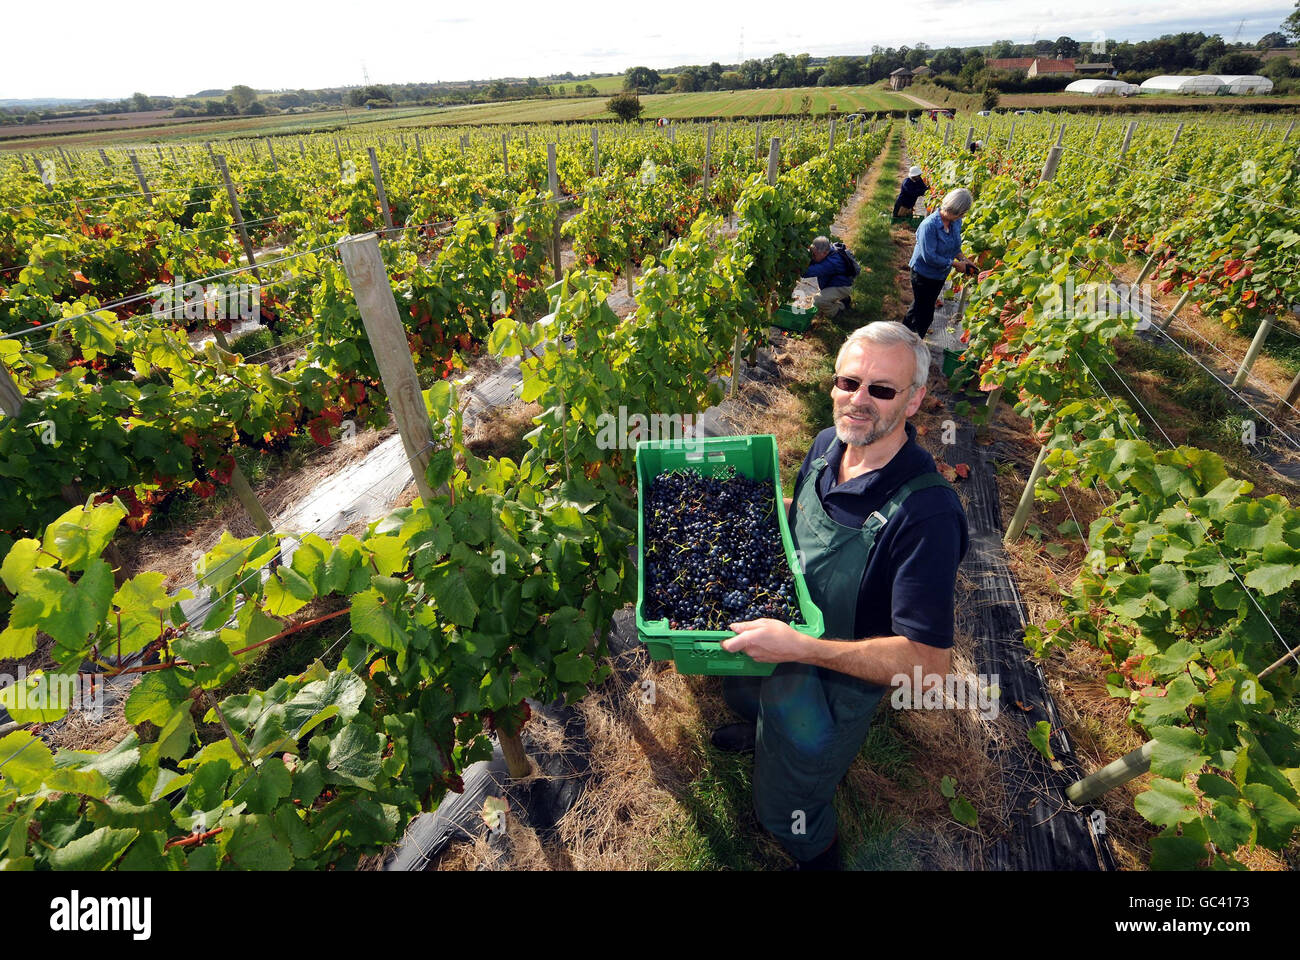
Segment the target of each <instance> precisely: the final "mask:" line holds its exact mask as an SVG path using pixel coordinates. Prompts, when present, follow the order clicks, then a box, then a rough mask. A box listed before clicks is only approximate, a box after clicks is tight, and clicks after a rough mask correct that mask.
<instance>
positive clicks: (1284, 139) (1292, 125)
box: [1282, 120, 1295, 143]
mask: <svg viewBox="0 0 1300 960" xmlns="http://www.w3.org/2000/svg"><path fill="white" fill-rule="evenodd" d="M1294 129H1295V121H1294V120H1292V121H1291V123H1290V125H1289V126H1288V127H1287V128H1286V133H1284V134H1282V142H1283V143H1286V142H1287V141H1288V140H1290V139H1291V131H1292V130H1294Z"/></svg>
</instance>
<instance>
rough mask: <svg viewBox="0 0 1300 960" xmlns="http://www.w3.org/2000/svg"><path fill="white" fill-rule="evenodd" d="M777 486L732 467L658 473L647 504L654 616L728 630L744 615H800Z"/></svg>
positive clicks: (648, 595)
mask: <svg viewBox="0 0 1300 960" xmlns="http://www.w3.org/2000/svg"><path fill="white" fill-rule="evenodd" d="M774 490H775V488H774V486H773V485H772V484H771V483H770V482H763V481H759V480H751V479H749V478H748V477H745V476H741V475H739V474H737V473H736V469H735V467H730V466H729V467H727V469H726V471H725V472H723V473H721V474H718V475H717V476H713V477H704V476H701V475H700V474H699V473H698V472H697V471H695V470H674V471H670V472H668V473H661V474H660V475H659V476H657V477H655V478H654V481H653V482H652V483H651V485H650V490H649V493H648V494H647V497H646V504H645V506H644V510H645V524H646V544H645V564H646V569H645V603H646V610H645V616H646V618H647V619H648V620H665V619H666V620H668V625H669V627H670V628H671V629H674V630H726V629H728V624H730V623H733V622H735V621H737V620H756V619H759V618H760V617H772V618H774V619H777V620H784V621H785V622H786V623H793V622H796V621H797V620H799V619H800V614H799V601H798V599H797V596H796V594H795V586H794V576H793V575H792V574H791V573H790V566H789V564H788V563H787V562H786V558H785V552H784V550H783V549H782V546H781V528H780V526H779V522H778V520H777V515H776V509H777V503H776V496H775V492H774Z"/></svg>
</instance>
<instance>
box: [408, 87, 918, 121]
mask: <svg viewBox="0 0 1300 960" xmlns="http://www.w3.org/2000/svg"><path fill="white" fill-rule="evenodd" d="M608 79H617V78H608ZM804 96H807V97H809V98H810V103H809V113H810V114H811V115H813V116H817V115H822V116H824V115H825V114H826V113H828V112H829V111H830V107H831V104H834V105H835V106H836V107H837V108H838V109H839V112H840V113H852V112H854V111H859V110H861V111H866V112H872V111H876V110H914V109H916V104H915V103H913V102H912V101H911V100H908V99H907V98H905V97H901V96H899V95H898V94H896V93H891V92H889V91H888V90H882V89H880V88H879V87H865V86H863V87H792V88H790V89H786V90H718V91H714V92H712V93H651V94H643V95H642V97H641V104H642V106H643V107H644V108H645V112H644V113H643V114H642V117H643V118H645V119H654V118H656V117H668V118H669V119H673V120H689V119H692V118H704V117H754V116H764V115H773V114H785V115H795V114H798V113H800V112H801V110H802V106H803V104H802V100H803V97H804ZM595 119H602V120H608V119H611V114H609V113H608V112H607V111H606V110H605V100H604V98H601V97H589V98H584V99H567V100H516V101H513V102H509V103H487V104H477V105H473V106H465V107H447V108H445V109H443V110H440V111H438V112H437V113H436V114H434V115H433V118H432V120H431V121H430V120H419V121H414V120H413V121H411V123H413V124H414V123H425V122H432V123H435V124H486V123H553V122H557V121H565V120H595Z"/></svg>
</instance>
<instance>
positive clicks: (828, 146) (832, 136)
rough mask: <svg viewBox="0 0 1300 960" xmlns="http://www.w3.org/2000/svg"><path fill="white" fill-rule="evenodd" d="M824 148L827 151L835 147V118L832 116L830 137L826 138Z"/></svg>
mask: <svg viewBox="0 0 1300 960" xmlns="http://www.w3.org/2000/svg"><path fill="white" fill-rule="evenodd" d="M826 149H827V151H828V152H829V151H831V150H834V149H835V118H834V117H831V130H830V137H829V138H828V139H827V142H826Z"/></svg>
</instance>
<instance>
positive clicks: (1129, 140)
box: [1119, 120, 1138, 160]
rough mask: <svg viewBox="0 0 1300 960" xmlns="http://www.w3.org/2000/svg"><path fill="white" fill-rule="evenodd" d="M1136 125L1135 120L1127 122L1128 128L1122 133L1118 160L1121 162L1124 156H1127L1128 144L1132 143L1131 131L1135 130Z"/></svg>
mask: <svg viewBox="0 0 1300 960" xmlns="http://www.w3.org/2000/svg"><path fill="white" fill-rule="evenodd" d="M1137 125H1138V122H1137V121H1136V120H1130V121H1129V122H1128V128H1127V129H1126V130H1125V131H1124V142H1123V143H1121V144H1120V145H1119V158H1120V159H1121V160H1123V159H1124V157H1125V155H1127V154H1128V147H1129V144H1130V143H1132V142H1133V131H1135V130H1136V129H1137Z"/></svg>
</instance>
